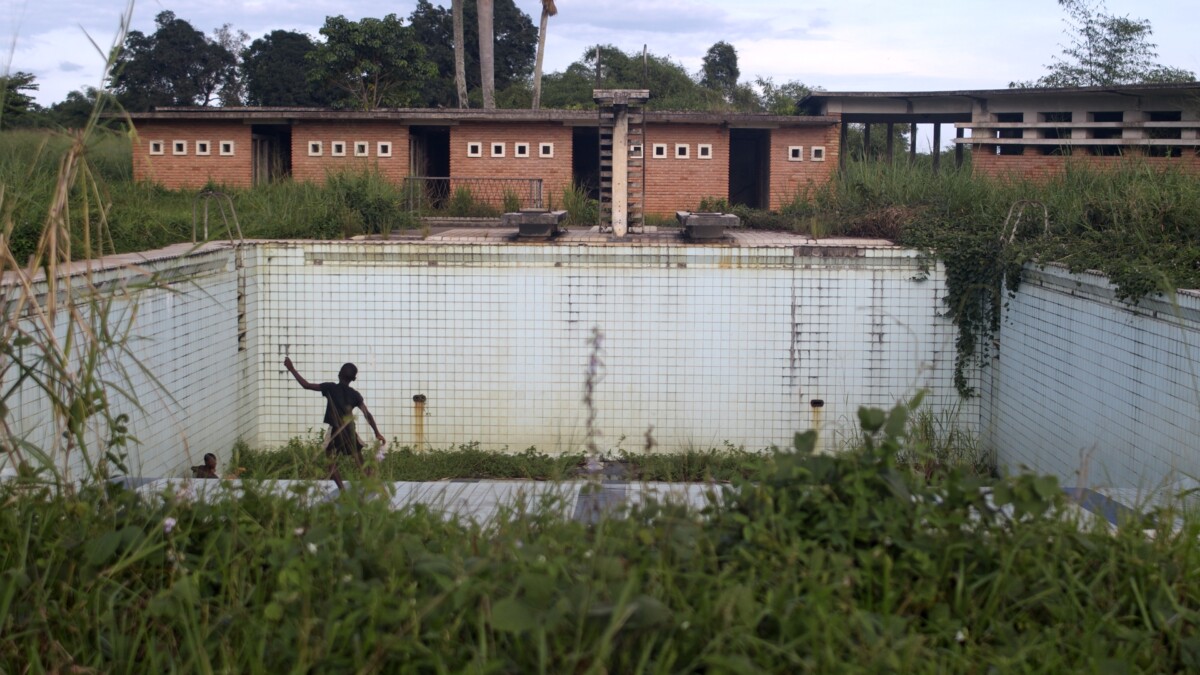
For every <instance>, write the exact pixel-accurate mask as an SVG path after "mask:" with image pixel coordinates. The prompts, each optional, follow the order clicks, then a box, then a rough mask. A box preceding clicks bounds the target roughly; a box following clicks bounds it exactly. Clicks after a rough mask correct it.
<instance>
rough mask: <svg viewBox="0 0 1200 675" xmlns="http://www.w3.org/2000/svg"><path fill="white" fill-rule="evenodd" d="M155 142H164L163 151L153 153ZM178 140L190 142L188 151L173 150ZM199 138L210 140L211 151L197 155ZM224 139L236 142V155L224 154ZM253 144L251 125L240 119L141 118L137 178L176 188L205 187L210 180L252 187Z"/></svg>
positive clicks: (135, 159)
mask: <svg viewBox="0 0 1200 675" xmlns="http://www.w3.org/2000/svg"><path fill="white" fill-rule="evenodd" d="M152 141H161V142H162V144H163V154H161V155H151V154H150V143H151V142H152ZM175 141H186V142H187V154H185V155H176V154H174V153H173V152H172V150H173V146H174V142H175ZM196 141H208V142H209V144H210V154H209V155H207V156H204V155H197V154H196ZM222 141H233V143H234V146H233V155H232V156H223V155H221V153H220V144H221V142H222ZM250 146H251V144H250V127H249V126H247V125H245V124H242V123H241V122H240V121H238V122H223V121H222V122H206V121H200V122H193V121H182V120H181V121H166V120H164V121H160V120H139V121H138V123H137V125H136V134H135V135H134V141H133V178H134V180H137V181H146V182H150V183H157V184H159V185H162V186H163V187H166V188H169V189H172V190H179V189H196V188H201V187H204V186H205V185H206V184H207V183H208V182H209V181H212V182H213V183H216V184H218V185H224V186H227V187H239V188H241V187H249V186H250V179H251V176H250V160H251V147H250Z"/></svg>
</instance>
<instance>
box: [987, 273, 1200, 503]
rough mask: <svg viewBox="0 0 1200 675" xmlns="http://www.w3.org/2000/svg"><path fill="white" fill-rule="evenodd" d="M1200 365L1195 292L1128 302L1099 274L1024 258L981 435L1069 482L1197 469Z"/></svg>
mask: <svg viewBox="0 0 1200 675" xmlns="http://www.w3.org/2000/svg"><path fill="white" fill-rule="evenodd" d="M1198 374H1200V294H1197V293H1196V292H1194V291H1192V292H1181V293H1180V294H1179V295H1178V297H1176V298H1172V299H1163V300H1145V301H1142V302H1141V303H1139V304H1138V305H1136V306H1130V305H1128V304H1126V303H1123V302H1120V301H1118V300H1116V299H1115V293H1114V288H1113V286H1112V285H1111V284H1110V283H1109V282H1108V281H1107V280H1106V279H1105V278H1103V277H1100V276H1096V275H1090V274H1082V275H1071V274H1068V273H1067V272H1065V271H1063V270H1061V269H1057V268H1053V267H1051V268H1047V269H1045V270H1034V269H1027V270H1026V278H1025V281H1024V282H1023V284H1022V286H1021V289H1020V291H1019V292H1018V293H1017V295H1016V297H1014V298H1011V299H1009V301H1008V308H1007V310H1006V312H1005V316H1004V322H1003V325H1002V327H1001V331H1000V351H999V355H998V358H997V359H996V360H995V362H994V363H993V364H992V366H991V368H989V369H987V372H985V373H984V378H983V384H984V386H985V389H984V392H983V394H984V395H983V410H982V412H983V414H982V416H981V420H982V423H981V424H982V427H981V428H982V431H983V435H984V439H985V441H986V442H988V443H990V444H991V445H992V446H993V447H995V448H996V449H997V452H998V454H999V459H1000V461H1001V463H1002V464H1004V465H1006V466H1008V467H1010V468H1017V467H1020V466H1027V467H1030V468H1033V469H1036V470H1038V471H1040V472H1045V473H1052V474H1055V475H1057V476H1059V478H1060V479H1061V480H1062V481H1063V482H1064V483H1065V484H1068V485H1086V486H1096V485H1099V486H1117V487H1126V488H1139V489H1143V490H1146V491H1151V490H1156V489H1159V488H1162V487H1164V486H1168V485H1172V484H1175V483H1176V482H1177V481H1179V480H1180V479H1181V478H1183V477H1185V476H1191V477H1193V478H1197V477H1200V441H1198V440H1197V439H1200V379H1198Z"/></svg>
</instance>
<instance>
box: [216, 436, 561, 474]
mask: <svg viewBox="0 0 1200 675" xmlns="http://www.w3.org/2000/svg"><path fill="white" fill-rule="evenodd" d="M582 461H583V455H582V454H568V455H547V454H543V453H540V452H538V451H537V450H536V449H535V448H529V449H527V450H525V451H523V452H518V453H501V452H490V451H486V450H481V449H480V447H479V444H478V443H467V444H463V445H459V446H457V447H453V448H446V449H429V450H421V451H414V450H413V449H411V448H407V447H404V448H399V449H396V450H390V451H389V452H386V453H385V454H384V458H383V460H382V461H380V462H374V461H372V462H371V465H372V466H373V468H374V470H375V476H376V477H377V478H379V479H381V480H385V481H431V480H445V479H450V478H458V479H485V478H486V479H525V480H561V479H564V478H569V477H570V476H571V475H572V473H573V470H574V469H575V468H576V467H577V466H579V464H580V463H581V462H582ZM338 467H339V470H340V471H341V472H342V475H343V476H345V477H347V478H348V479H356V478H361V476H362V472H361V471H360V470H359V469H358V466H357V464H356V463H355V462H354V461H353V460H352V459H351V458H342V459H340V461H339V462H338ZM227 473H232V474H236V475H239V476H241V477H244V478H256V479H266V478H276V479H278V478H288V479H296V478H300V479H325V478H328V476H329V461H328V460H327V459H326V458H325V453H324V451H323V450H322V448H321V439H320V437H313V438H293V439H292V440H291V441H289V442H288V444H287V445H285V446H283V447H282V448H277V449H268V450H254V449H250V448H247V447H245V446H238V447H235V448H234V450H233V453H232V456H231V457H230V461H229V471H228V472H227Z"/></svg>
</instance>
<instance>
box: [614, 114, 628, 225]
mask: <svg viewBox="0 0 1200 675" xmlns="http://www.w3.org/2000/svg"><path fill="white" fill-rule="evenodd" d="M612 228H613V235H614V236H617V237H624V236H625V234H626V233H627V232H628V231H629V108H627V107H625V106H617V109H616V119H615V120H613V142H612Z"/></svg>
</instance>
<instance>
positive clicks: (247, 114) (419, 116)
mask: <svg viewBox="0 0 1200 675" xmlns="http://www.w3.org/2000/svg"><path fill="white" fill-rule="evenodd" d="M129 117H130V118H131V119H132V120H133V121H134V122H138V121H141V120H197V121H199V120H225V121H228V120H241V121H247V122H256V121H257V122H262V123H264V124H265V123H281V124H287V123H291V122H292V121H298V120H304V121H313V120H330V121H342V120H355V121H361V120H380V121H396V122H402V123H409V124H425V125H433V126H438V125H455V124H460V123H463V122H510V123H538V122H546V123H558V124H564V125H569V126H587V125H595V124H598V123H599V113H598V112H597V111H595V110H545V109H543V110H531V109H526V108H521V109H493V110H483V109H481V108H380V109H376V110H333V109H330V108H297V107H237V108H207V107H161V108H155V109H154V110H152V111H150V112H139V113H129ZM645 119H646V122H647V123H650V124H723V125H728V126H737V127H784V126H787V127H797V126H801V127H802V126H828V125H831V124H836V123H838V121H839V120H838V118H837V117H836V116H822V115H766V114H756V113H711V112H672V111H647V112H646V113H645Z"/></svg>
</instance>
